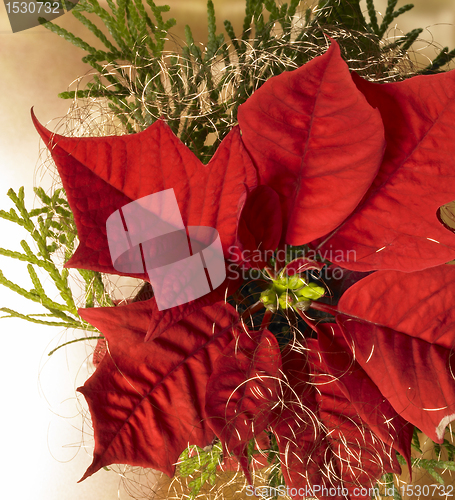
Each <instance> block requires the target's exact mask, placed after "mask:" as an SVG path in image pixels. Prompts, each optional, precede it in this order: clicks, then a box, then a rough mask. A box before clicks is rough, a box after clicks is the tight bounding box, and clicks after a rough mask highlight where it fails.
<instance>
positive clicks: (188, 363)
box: [35, 42, 455, 500]
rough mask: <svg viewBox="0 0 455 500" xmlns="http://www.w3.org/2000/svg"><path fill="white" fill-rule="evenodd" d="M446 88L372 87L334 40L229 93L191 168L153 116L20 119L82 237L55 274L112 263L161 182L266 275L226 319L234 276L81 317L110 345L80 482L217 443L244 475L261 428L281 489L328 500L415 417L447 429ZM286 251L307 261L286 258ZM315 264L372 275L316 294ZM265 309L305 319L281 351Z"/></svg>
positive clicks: (405, 434) (450, 186) (452, 276)
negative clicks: (120, 132) (253, 86)
mask: <svg viewBox="0 0 455 500" xmlns="http://www.w3.org/2000/svg"><path fill="white" fill-rule="evenodd" d="M454 80H455V73H454V72H449V73H445V74H440V75H433V76H426V77H423V76H422V77H415V78H411V79H409V80H406V81H403V82H400V83H391V84H374V83H371V82H368V81H365V80H362V79H361V78H360V77H358V76H355V75H352V74H351V73H350V72H349V70H348V68H347V65H346V63H345V62H344V61H343V60H342V58H341V56H340V51H339V48H338V46H337V44H336V43H335V42H332V44H331V46H330V48H329V49H328V50H327V52H326V53H325V54H324V55H322V56H320V57H318V58H315V59H314V60H312V61H311V62H309V63H308V64H306V65H305V66H303V67H302V68H300V69H297V70H295V71H291V72H286V73H283V74H281V75H279V76H276V77H273V78H271V79H270V80H269V81H268V82H266V83H265V84H264V85H263V86H262V87H261V88H259V89H258V90H257V91H256V92H255V93H254V94H253V96H251V97H250V98H249V99H248V100H247V101H246V102H245V103H244V104H242V105H241V106H240V108H239V115H238V119H239V127H236V128H234V129H233V131H232V132H231V134H229V135H228V136H227V137H226V138H225V140H224V141H223V143H222V144H221V145H220V147H219V149H218V151H217V152H216V154H215V156H214V158H213V159H212V161H211V162H210V163H209V164H208V165H207V167H204V166H203V165H201V164H200V163H198V160H197V159H196V158H195V157H194V156H193V155H192V154H191V153H190V152H189V151H188V149H187V148H186V147H185V146H184V145H183V144H181V143H180V142H179V141H178V139H176V138H175V136H173V134H172V133H171V131H170V130H169V128H168V127H167V126H166V125H165V123H164V122H163V121H161V120H160V121H158V122H156V123H155V124H154V125H152V126H151V127H149V129H147V130H146V131H144V132H141V133H140V134H135V135H132V136H121V137H108V138H64V137H61V136H55V135H52V134H50V133H49V132H48V131H47V130H46V129H44V127H42V126H41V125H39V124H38V123H37V122H36V121H35V124H36V126H37V128H38V130H39V132H40V134H41V136H42V137H43V139H44V140H45V141H46V143H47V144H48V145H49V147H50V148H51V149H52V152H53V156H54V158H55V160H56V163H57V166H58V168H59V172H60V175H61V177H62V182H63V184H64V187H65V189H66V191H67V194H68V199H69V202H70V205H71V207H72V209H73V211H74V213H75V220H76V224H77V228H78V232H79V237H80V242H81V243H80V246H79V248H78V250H77V251H76V253H75V255H74V256H73V257H72V258H71V259H70V261H69V262H68V263H67V265H70V266H78V267H85V268H89V269H94V270H97V271H101V272H115V269H114V268H113V264H112V261H111V260H110V255H109V248H108V243H107V238H106V228H105V226H106V221H107V219H108V217H109V216H110V215H111V214H112V213H113V212H114V211H115V210H118V209H120V208H122V207H123V206H124V205H125V204H128V203H130V202H131V201H134V200H137V199H139V198H141V197H143V196H147V195H149V194H152V193H156V192H159V191H162V190H164V189H168V188H172V189H174V191H175V193H176V198H177V201H178V204H179V208H180V210H181V213H182V217H183V221H184V223H185V225H199V226H204V225H206V226H210V227H213V228H216V229H217V230H218V232H219V234H220V237H221V242H222V246H223V251H224V255H225V257H226V259H231V261H237V262H238V263H239V264H242V265H243V266H244V267H245V268H248V267H256V268H258V267H259V268H261V269H264V273H265V274H266V275H267V276H268V282H266V285H265V287H266V290H263V291H262V293H261V301H259V302H257V303H256V304H254V305H253V306H252V308H250V309H248V310H247V311H245V312H244V313H243V314H242V315H239V312H238V311H236V309H235V308H233V307H232V305H230V304H228V303H227V302H226V301H225V300H222V299H223V297H224V296H228V295H230V294H231V293H233V292H234V291H235V290H236V289H237V288H238V285H239V281H237V280H234V279H228V281H227V282H226V283H224V284H223V285H222V286H221V287H219V288H218V289H216V290H214V291H212V292H211V293H210V294H208V295H206V296H205V297H202V298H201V299H198V300H196V301H194V302H192V303H190V304H184V305H181V306H177V307H174V308H171V309H169V310H167V311H158V309H157V307H156V302H154V299H150V300H148V301H144V302H138V303H132V304H127V305H124V306H121V307H113V308H94V309H83V310H81V311H80V314H81V316H82V317H83V318H84V319H85V320H87V321H89V322H90V323H92V324H93V325H94V326H96V327H97V328H98V329H99V330H100V331H101V332H102V333H103V334H104V335H105V337H106V339H107V344H108V348H107V350H106V353H105V355H104V357H103V359H102V361H101V363H100V364H99V365H98V366H97V369H96V371H95V373H94V375H93V376H92V377H91V378H90V379H89V380H88V381H87V383H86V384H85V385H84V387H83V388H81V389H80V390H81V392H82V393H83V394H84V396H85V397H86V398H87V400H88V403H89V408H90V411H91V415H92V418H93V426H94V433H95V453H94V460H93V463H92V465H91V466H90V467H89V469H88V470H87V472H86V474H85V476H84V478H85V477H87V476H88V475H90V474H92V473H94V472H96V470H98V469H99V468H101V467H103V466H105V465H109V464H111V463H129V464H133V465H142V466H145V467H152V468H155V469H158V470H161V471H163V472H165V473H166V474H169V475H172V474H173V473H174V469H175V463H176V462H177V459H178V457H179V456H180V454H181V452H182V451H183V449H184V448H185V447H186V446H187V444H196V445H198V446H200V447H205V446H207V445H208V444H210V442H211V441H212V440H213V439H214V438H215V436H216V437H217V438H218V439H220V440H221V442H222V444H223V448H224V452H225V456H226V457H228V455H229V454H230V453H232V454H233V455H234V456H235V457H237V459H238V461H239V464H240V466H241V467H242V469H243V470H244V472H245V473H246V474H247V476H248V475H249V465H248V458H247V456H246V449H247V445H248V443H249V442H250V441H251V440H254V439H256V440H259V439H260V436H261V439H263V434H264V431H268V432H269V433H270V435H274V436H275V439H276V442H277V446H278V452H279V456H280V460H281V463H282V470H283V475H284V477H285V480H286V485H287V486H288V487H289V488H291V490H290V491H291V493H290V494H291V496H292V498H294V499H299V500H301V499H302V498H304V496H305V495H304V493H302V488H308V487H309V488H314V489H315V491H316V490H317V488H322V487H335V488H340V491H341V493H337V495H338V496H334V495H330V497H331V498H352V499H360V498H366V496H365V495H364V494H363V493H361V492H360V493H359V492H358V491H357V490H356V489H355V486H356V485H357V486H358V485H360V486H366V487H370V486H372V485H374V483H375V481H376V480H377V479H378V478H379V477H380V476H381V475H382V474H383V473H384V472H398V471H399V466H398V463H397V460H396V456H395V452H398V453H400V454H401V455H402V456H403V457H404V458H405V459H406V460H407V462H408V465H409V464H410V442H411V438H412V431H413V427H414V426H417V427H418V428H419V429H421V430H422V431H424V432H425V433H426V434H427V435H428V436H429V437H431V438H432V439H433V440H434V441H436V442H442V440H443V435H444V430H445V427H446V426H447V425H448V424H449V423H450V422H451V421H452V420H455V381H454V379H453V376H452V373H453V367H452V364H451V363H452V358H451V350H452V347H453V345H454V343H455V334H454V333H453V332H454V329H453V323H454V319H455V318H454V317H453V312H452V307H451V305H452V304H451V302H452V297H453V295H454V293H453V292H454V286H455V283H454V281H455V269H454V268H452V267H450V266H445V265H444V263H445V262H447V261H449V260H451V259H453V258H454V256H455V235H454V234H452V233H451V232H449V231H447V230H446V229H445V228H444V227H443V226H442V225H441V224H440V223H439V221H438V218H437V211H438V208H439V206H441V205H443V204H444V203H447V202H449V201H451V200H452V199H453V198H455V174H453V172H455V169H454V165H453V162H454V160H453V158H454V156H455V155H454V154H455V141H454V140H453V133H452V132H453V127H452V125H451V122H452V121H453V116H454V111H455V104H454V103H455V100H454V99H453V97H454V93H455V90H454V89H455V85H454V83H455V82H454ZM242 209H243V210H242ZM286 245H307V249H308V250H309V251H310V252H312V254H311V256H310V257H308V255H307V256H306V257H305V258H304V259H303V260H300V261H299V260H295V261H293V262H292V263H289V262H286V258H284V257H278V253H279V252H280V251H281V252H282V251H283V250H284V248H285V246H286ZM276 249H278V252H277V257H276V259H275V262H274V266H271V265H270V262H269V257H268V254H267V255H266V252H267V251H269V250H276ZM248 252H249V253H250V254H251V252H259V254H261V253H262V257H261V258H259V259H257V260H256V261H254V262H252V261H251V260H249V259H248V257H246V255H247V254H248ZM333 252H338V253H335V255H336V259H332V255H334V254H333ZM234 257H235V258H234ZM321 258H322V260H324V259H325V260H328V261H332V262H333V261H334V260H335V264H336V265H337V266H339V267H338V268H339V269H340V270H341V271H342V272H351V271H356V272H360V271H363V272H367V271H368V272H369V273H368V274H367V275H366V276H365V273H358V274H357V275H355V276H357V277H356V279H355V280H354V284H352V286H350V287H349V288H347V289H344V290H342V295H341V298H340V299H339V301H338V303H337V304H335V305H332V304H330V303H329V301H328V300H327V299H324V298H322V299H321V296H322V295H323V293H322V292H321V291H320V290H319V289H318V287H319V285H317V284H315V282H311V278H310V277H309V276H308V273H307V271H308V270H309V269H311V268H316V269H319V270H321V267H322V266H321ZM348 270H351V271H348ZM371 271H372V272H371ZM351 276H354V274H352V275H351ZM139 277H142V278H143V279H145V278H146V276H145V275H139ZM226 285H231V286H230V289H228V290H227V291H226ZM261 286H264V280H262V281H261ZM274 297H276V301H275V300H274ZM231 302H232V303H234V302H233V301H231ZM302 303H303V306H302ZM272 306H273V307H272ZM261 307H262V308H264V310H265V314H264V316H263V318H262V322H261V324H260V326H259V327H258V326H257V325H256V327H254V325H253V327H249V328H248V327H247V326H246V325H245V321H248V315H249V314H253V313H254V312H257V311H258V310H259V309H260V308H261ZM312 310H313V311H318V310H319V311H322V312H324V313H325V314H329V315H332V320H331V322H329V323H327V324H323V325H320V324H318V321H317V319H312V318H313V316H312V312H311V311H312ZM275 313H276V314H277V315H279V314H281V315H282V316H285V317H286V318H288V319H289V322H290V323H294V324H295V323H296V322H297V321H298V318H302V319H303V320H304V321H305V322H306V323H307V324H308V325H309V326H310V327H311V331H312V333H311V335H309V336H308V335H307V334H306V333H304V337H305V336H306V337H307V338H302V339H300V343H296V341H295V340H294V341H293V340H291V341H290V342H289V341H288V343H287V345H286V346H283V345H281V346H280V345H279V343H278V340H277V338H276V337H275V335H274V334H273V333H272V331H271V327H270V325H271V324H272V323H273V320H274V316H273V315H274V314H275ZM310 337H316V338H310ZM306 491H308V490H306ZM318 491H321V490H318ZM315 496H317V497H318V498H326V497H327V496H328V495H327V494H324V493H323V492H321V493H317V494H316V495H315Z"/></svg>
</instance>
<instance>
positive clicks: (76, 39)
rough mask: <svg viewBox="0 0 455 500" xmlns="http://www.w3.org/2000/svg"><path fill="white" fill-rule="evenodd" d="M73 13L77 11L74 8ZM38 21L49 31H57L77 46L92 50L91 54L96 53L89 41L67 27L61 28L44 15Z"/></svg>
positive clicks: (56, 32)
mask: <svg viewBox="0 0 455 500" xmlns="http://www.w3.org/2000/svg"><path fill="white" fill-rule="evenodd" d="M72 12H73V14H74V13H75V12H76V11H75V10H74V9H73V11H72ZM38 22H39V23H40V24H41V25H42V26H44V27H45V28H46V29H48V30H49V31H52V33H55V34H56V35H58V36H61V37H62V38H64V39H65V40H66V41H67V42H70V43H72V44H73V45H74V46H75V47H79V48H80V49H82V50H85V51H87V52H90V53H91V54H95V53H96V49H95V48H94V47H92V46H91V45H89V44H88V43H86V42H84V41H83V40H82V39H81V38H79V37H78V36H75V35H73V34H72V33H70V32H69V31H67V30H66V29H65V28H61V27H60V26H57V25H56V24H54V23H51V22H50V21H48V20H47V19H44V17H39V18H38Z"/></svg>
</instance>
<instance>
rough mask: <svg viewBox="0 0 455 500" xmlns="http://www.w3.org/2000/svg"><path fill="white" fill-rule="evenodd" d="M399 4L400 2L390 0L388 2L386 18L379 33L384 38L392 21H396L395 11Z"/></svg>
mask: <svg viewBox="0 0 455 500" xmlns="http://www.w3.org/2000/svg"><path fill="white" fill-rule="evenodd" d="M397 3H398V0H388V2H387V9H386V11H385V15H384V18H383V20H382V23H381V26H380V28H379V33H378V35H379V36H380V37H381V38H382V37H383V36H384V34H385V32H386V31H387V28H388V27H389V26H390V24H391V23H392V21H393V20H394V15H393V11H394V9H395V6H396V4H397Z"/></svg>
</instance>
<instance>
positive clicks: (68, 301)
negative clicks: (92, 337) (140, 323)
mask: <svg viewBox="0 0 455 500" xmlns="http://www.w3.org/2000/svg"><path fill="white" fill-rule="evenodd" d="M35 194H36V195H37V197H38V198H39V199H40V201H41V203H42V205H43V206H42V207H40V208H35V209H32V210H30V211H28V210H27V208H26V206H25V195H24V188H23V187H21V188H20V189H19V190H18V192H17V193H16V192H15V191H14V190H13V189H10V190H9V191H8V196H9V198H10V199H11V200H12V201H13V203H14V205H15V208H11V209H10V211H9V212H6V211H4V210H0V217H1V218H2V219H5V220H7V221H10V222H13V223H15V224H18V225H19V226H21V227H23V228H24V229H26V230H27V232H28V233H29V234H30V236H31V237H32V239H33V240H34V243H35V244H36V247H37V251H35V252H34V251H33V250H32V249H31V247H30V245H29V243H27V241H25V240H22V241H21V242H20V245H21V247H22V250H23V252H19V251H14V250H8V249H4V248H0V255H3V256H5V257H9V258H12V259H16V260H19V261H22V262H26V263H27V271H28V275H29V278H30V281H31V283H32V288H31V289H29V290H28V289H26V288H24V287H22V286H20V285H18V284H17V283H14V282H13V281H11V280H10V279H8V278H6V277H5V275H4V274H3V272H2V271H0V284H1V285H3V286H5V287H7V288H8V289H9V290H11V291H13V292H15V293H17V294H18V295H20V296H22V297H24V298H26V299H28V300H30V301H32V302H35V303H38V304H40V305H41V306H43V307H44V308H45V309H46V310H47V313H45V314H23V313H20V312H18V311H15V310H13V309H10V308H6V307H4V308H0V311H1V312H3V313H5V316H2V318H12V317H16V318H20V319H23V320H26V321H30V322H32V323H37V324H42V325H46V326H58V327H66V328H80V329H84V330H91V331H97V330H96V329H95V328H94V327H92V326H91V325H89V324H88V323H86V322H85V321H83V320H82V319H81V318H80V316H79V315H78V313H77V307H76V304H75V301H74V298H73V293H72V290H71V287H70V284H69V271H68V269H61V270H60V269H59V268H58V267H57V265H56V264H55V262H54V260H55V259H56V258H57V257H58V253H59V252H61V250H63V253H64V258H65V260H66V259H68V258H69V256H70V255H71V254H72V253H73V251H74V247H75V242H76V234H77V233H76V228H75V225H74V220H73V217H72V213H71V211H70V208H69V205H68V202H67V200H66V198H65V197H64V191H63V189H57V190H55V191H54V193H53V194H52V196H48V195H47V194H46V193H45V192H44V190H43V189H42V188H36V189H35ZM37 269H41V272H43V271H44V273H45V274H46V275H47V276H48V277H49V278H51V280H52V282H53V284H54V286H55V287H56V289H57V290H58V295H59V299H60V300H56V299H53V298H51V297H49V295H48V292H47V291H46V290H45V287H44V286H43V284H42V281H41V279H40V277H39V273H38V272H37ZM79 274H80V275H81V276H82V277H83V278H84V281H85V293H86V296H87V297H88V300H87V301H86V306H88V307H90V306H94V305H95V304H96V305H112V301H111V300H110V299H109V298H108V297H107V295H106V293H105V290H104V285H103V283H102V279H101V275H100V274H99V273H95V272H93V271H82V273H81V272H79Z"/></svg>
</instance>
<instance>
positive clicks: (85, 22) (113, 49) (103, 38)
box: [73, 11, 120, 57]
mask: <svg viewBox="0 0 455 500" xmlns="http://www.w3.org/2000/svg"><path fill="white" fill-rule="evenodd" d="M73 15H74V17H75V18H76V19H77V20H78V21H79V22H80V23H82V24H83V25H84V26H85V27H86V28H88V29H89V30H90V31H91V32H92V33H93V34H94V35H95V36H96V37H97V38H98V39H99V40H101V41H102V42H103V44H104V46H105V47H107V48H108V49H109V50H110V51H111V53H112V54H115V57H119V56H120V53H119V52H118V51H117V49H116V47H114V46H113V45H112V43H111V42H110V41H109V40H108V39H107V37H106V35H105V34H104V33H103V32H102V31H101V30H100V29H99V28H98V27H97V26H96V25H95V24H93V23H92V22H91V21H90V20H89V19H87V18H86V17H85V16H84V15H83V14H81V13H80V12H78V11H75V12H73Z"/></svg>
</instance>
